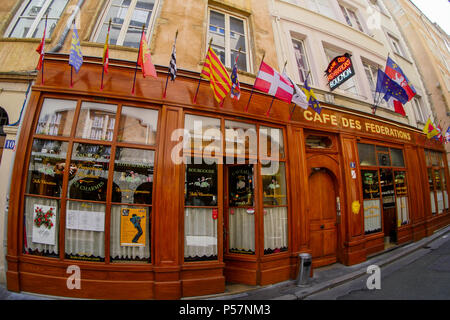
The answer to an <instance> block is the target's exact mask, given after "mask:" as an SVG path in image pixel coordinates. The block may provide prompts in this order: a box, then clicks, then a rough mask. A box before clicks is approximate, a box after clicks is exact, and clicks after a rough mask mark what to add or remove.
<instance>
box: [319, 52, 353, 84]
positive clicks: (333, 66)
mask: <svg viewBox="0 0 450 320" xmlns="http://www.w3.org/2000/svg"><path fill="white" fill-rule="evenodd" d="M325 73H326V75H327V78H328V85H329V86H330V90H331V91H333V90H334V89H336V88H337V87H339V86H340V85H341V84H343V83H344V82H345V81H347V80H348V79H350V78H351V77H353V76H354V75H355V69H354V68H353V63H352V60H351V59H350V54H348V53H346V54H344V55H343V56H338V57H336V58H334V59H333V60H332V61H331V62H330V64H329V65H328V68H327V70H326V71H325Z"/></svg>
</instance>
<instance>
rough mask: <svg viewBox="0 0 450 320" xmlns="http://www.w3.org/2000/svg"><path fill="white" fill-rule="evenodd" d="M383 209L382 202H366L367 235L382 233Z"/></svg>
mask: <svg viewBox="0 0 450 320" xmlns="http://www.w3.org/2000/svg"><path fill="white" fill-rule="evenodd" d="M381 230H382V229H381V209H380V200H378V199H377V200H364V231H365V233H366V234H371V233H377V232H380V231H381Z"/></svg>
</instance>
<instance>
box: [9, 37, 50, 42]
mask: <svg viewBox="0 0 450 320" xmlns="http://www.w3.org/2000/svg"><path fill="white" fill-rule="evenodd" d="M41 41H42V38H5V37H2V38H0V42H30V43H40V42H41ZM51 42H52V38H50V39H45V43H51Z"/></svg>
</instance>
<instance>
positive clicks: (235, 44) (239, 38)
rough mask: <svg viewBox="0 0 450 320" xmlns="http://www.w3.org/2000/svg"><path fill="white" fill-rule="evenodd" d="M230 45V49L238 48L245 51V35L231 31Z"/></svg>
mask: <svg viewBox="0 0 450 320" xmlns="http://www.w3.org/2000/svg"><path fill="white" fill-rule="evenodd" d="M230 45H231V49H233V50H236V51H239V48H240V49H241V50H242V51H244V52H245V51H246V48H245V36H243V35H240V34H237V33H234V32H231V33H230Z"/></svg>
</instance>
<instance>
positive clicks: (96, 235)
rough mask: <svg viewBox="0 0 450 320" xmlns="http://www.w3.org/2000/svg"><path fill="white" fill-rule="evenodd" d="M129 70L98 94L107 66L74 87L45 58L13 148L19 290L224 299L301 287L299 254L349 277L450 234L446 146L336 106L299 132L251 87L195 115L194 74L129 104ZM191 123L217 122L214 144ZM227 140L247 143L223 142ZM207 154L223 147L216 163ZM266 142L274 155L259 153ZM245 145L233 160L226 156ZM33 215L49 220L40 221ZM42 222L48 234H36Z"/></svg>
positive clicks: (114, 74) (13, 280)
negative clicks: (350, 268) (440, 232)
mask: <svg viewBox="0 0 450 320" xmlns="http://www.w3.org/2000/svg"><path fill="white" fill-rule="evenodd" d="M134 67H135V66H134V64H133V63H131V62H126V61H119V60H112V61H110V71H109V73H108V74H107V75H106V78H105V88H104V89H103V90H100V80H101V60H99V59H97V58H85V63H84V65H83V68H82V69H81V70H80V73H79V74H76V75H75V74H74V86H73V87H70V69H69V68H70V67H69V65H68V56H67V55H60V54H48V55H46V61H45V84H44V85H43V84H42V83H41V82H40V74H39V76H38V78H37V81H36V84H35V86H34V87H33V91H32V94H31V98H30V102H29V105H28V109H27V112H26V114H25V117H24V120H23V125H22V131H21V135H20V141H18V148H17V150H18V151H19V150H20V152H17V151H16V152H17V154H16V161H15V165H14V171H13V184H12V187H11V195H10V207H9V213H8V252H7V257H6V258H7V262H8V270H7V286H8V289H9V290H12V291H27V292H37V293H42V294H49V295H57V296H69V297H84V298H108V299H179V298H182V297H189V296H201V295H206V294H214V293H221V292H224V290H225V284H226V282H237V283H246V284H250V285H267V284H271V283H277V282H280V281H284V280H288V279H293V278H295V277H296V273H297V270H298V254H299V253H300V252H309V253H311V254H312V257H313V266H314V267H319V266H323V265H327V264H331V263H334V262H340V263H343V264H345V265H353V264H357V263H360V262H362V261H365V260H366V259H367V257H368V256H370V255H371V254H373V253H376V252H380V251H383V250H384V249H385V247H386V243H385V242H386V241H390V242H393V243H395V244H401V243H405V242H408V241H417V240H419V239H421V238H423V237H425V236H428V235H430V234H432V233H433V232H434V231H435V230H437V229H439V228H441V227H444V226H446V225H448V224H449V222H450V215H449V209H448V192H447V190H449V186H450V185H449V175H448V168H447V161H446V159H445V153H444V152H443V151H444V149H443V148H442V146H441V145H440V144H439V143H436V142H433V141H430V140H427V139H426V137H425V136H424V135H423V134H422V133H421V132H420V131H419V130H417V129H415V128H412V127H409V126H405V125H401V124H398V123H394V122H392V121H389V120H386V119H383V118H380V117H377V116H371V115H367V114H363V113H360V112H358V111H354V110H350V109H345V108H341V107H336V106H332V105H327V104H325V103H324V104H323V107H324V109H323V111H322V113H321V115H319V114H316V113H315V112H314V111H312V110H311V109H309V110H303V109H301V108H298V107H297V108H296V111H295V112H294V114H293V117H292V119H291V120H289V113H290V108H291V106H288V105H287V104H286V103H284V102H282V101H277V100H276V101H275V102H274V105H273V107H272V109H271V113H270V116H269V117H267V116H265V113H266V111H267V108H268V106H269V105H270V103H271V100H272V97H269V96H267V95H263V94H260V93H254V94H253V97H252V100H251V103H250V106H249V109H248V112H245V111H244V110H245V107H246V104H247V101H248V99H249V96H250V89H251V88H250V87H249V86H243V87H244V88H243V92H242V96H241V99H240V101H234V100H231V99H229V98H227V99H226V100H225V103H224V105H223V106H219V105H218V104H217V103H216V102H215V100H214V98H213V95H212V93H211V90H210V88H209V84H208V83H207V82H205V81H203V82H202V85H201V86H200V91H199V95H198V99H197V103H196V104H193V103H192V100H193V96H194V95H195V91H196V88H197V83H198V74H197V73H193V72H188V71H183V70H181V71H179V73H178V77H177V79H176V81H175V82H169V85H168V90H167V96H166V98H163V91H164V85H165V81H166V74H167V69H166V68H158V75H159V78H158V79H152V78H146V79H143V78H142V77H141V76H139V74H138V80H137V85H136V94H135V95H132V94H131V93H130V92H131V86H132V79H133V74H134ZM57 109H58V110H59V111H60V113H63V116H62V117H59V118H58V115H57V114H56V113H55V110H57ZM195 120H202V121H203V122H202V123H204V124H206V126H205V127H202V128H200V129H201V131H199V132H200V134H201V137H202V138H203V139H205V137H207V138H208V139H206V140H207V143H206V144H203V142H204V140H202V141H200V142H198V141H197V140H198V139H197V138H198V135H196V131H195V130H196V128H195ZM86 124H89V126H88V127H89V130H88V131H87V130H86V129H85V128H86V127H87V125H86ZM52 126H53V127H52ZM83 126H84V127H83ZM52 128H53V129H52ZM183 128H186V129H187V131H188V132H189V133H192V132H193V133H194V134H193V135H191V136H190V139H191V140H190V141H188V143H187V147H186V145H184V150H188V151H187V152H185V153H181V160H182V161H179V162H177V161H174V150H177V151H178V152H175V155H180V152H179V151H180V150H183V145H182V144H180V141H182V137H183V134H185V133H182V134H181V135H179V134H178V135H177V134H174V133H176V132H178V133H179V131H177V129H183ZM232 129H233V130H237V132H244V133H247V135H248V136H247V137H246V138H245V139H244V140H243V141H241V142H240V144H239V143H238V142H236V141H238V140H236V141H235V140H233V141H232V143H231V144H230V145H227V142H228V140H227V139H228V138H227V137H228V136H227V132H228V130H232ZM239 129H240V130H241V131H239ZM206 132H207V133H206ZM251 132H253V133H254V136H252V135H251V134H250V133H251ZM215 136H219V137H221V138H220V139H215V138H214V137H215ZM223 137H225V138H223ZM252 139H253V140H254V141H256V142H257V144H256V145H257V146H258V148H256V149H254V150H252V149H251V148H250V147H249V145H250V142H251V141H252ZM210 141H213V142H214V141H216V142H217V141H218V148H212V152H208V154H207V155H206V156H205V151H206V150H208V151H210V150H209V149H208V148H206V149H205V147H208V145H210ZM264 141H265V142H267V143H268V145H270V146H276V147H277V148H276V149H273V150H275V151H276V153H274V151H272V149H271V148H270V147H269V148H268V149H269V150H265V152H263V153H261V150H260V148H261V147H262V145H263V144H262V142H264ZM266 146H267V144H266ZM239 147H242V150H243V152H242V153H239V154H238V155H237V156H234V157H232V159H231V160H229V159H227V154H226V152H224V151H223V150H227V148H231V150H232V151H233V152H235V151H236V150H237V149H238V148H239ZM364 150H367V152H365V151H364ZM439 157H440V158H439ZM187 159H188V160H187ZM214 159H216V160H217V161H216V162H214V161H210V160H214ZM189 161H190V162H189ZM272 163H275V164H276V169H274V171H268V170H269V169H268V167H269V166H270V164H272ZM65 168H69V169H68V170H66V169H65ZM268 172H270V173H268ZM77 179H78V180H77ZM202 188H203V189H202ZM429 195H430V196H429ZM200 196H201V197H202V198H200ZM39 210H41V211H39ZM37 211H39V212H44V213H46V214H47V213H49V211H50V213H52V214H53V215H50V218H52V219H49V218H48V217H46V218H45V219H46V220H44V222H42V221H37V222H36V221H35V219H36V218H38V217H37ZM432 211H433V212H432ZM134 214H136V216H133V215H134ZM44 216H45V215H44ZM129 216H133V219H132V218H130V217H129ZM43 219H44V218H43ZM130 221H131V224H130ZM45 223H50V227H49V228H48V230H51V232H46V233H45V232H44V233H39V230H42V229H39V228H40V227H41V226H42V224H45ZM51 223H53V225H51ZM133 227H135V228H136V230H138V234H137V235H136V238H133V237H131V236H130V235H132V231H133V230H134V229H133ZM127 228H128V229H127ZM48 230H44V231H48ZM130 230H131V231H130ZM71 265H76V266H79V267H80V270H81V289H79V290H77V289H73V290H70V289H69V288H68V287H67V278H68V277H69V276H70V274H68V273H67V268H68V267H69V266H71Z"/></svg>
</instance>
